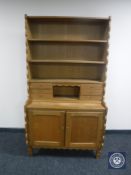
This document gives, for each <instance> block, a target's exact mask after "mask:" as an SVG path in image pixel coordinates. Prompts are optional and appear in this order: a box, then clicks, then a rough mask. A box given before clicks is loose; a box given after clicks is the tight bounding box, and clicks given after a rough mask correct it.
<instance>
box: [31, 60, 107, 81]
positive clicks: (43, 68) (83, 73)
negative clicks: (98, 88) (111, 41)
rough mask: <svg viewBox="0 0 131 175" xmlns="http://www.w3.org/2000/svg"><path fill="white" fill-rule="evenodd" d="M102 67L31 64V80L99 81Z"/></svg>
mask: <svg viewBox="0 0 131 175" xmlns="http://www.w3.org/2000/svg"><path fill="white" fill-rule="evenodd" d="M104 68H105V66H104V65H85V64H67V63H66V64H63V63H57V64H56V63H53V64H52V63H31V64H30V70H31V75H32V79H88V80H98V81H99V80H101V78H102V74H103V71H104Z"/></svg>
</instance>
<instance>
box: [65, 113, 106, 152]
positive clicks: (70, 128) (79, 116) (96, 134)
mask: <svg viewBox="0 0 131 175" xmlns="http://www.w3.org/2000/svg"><path fill="white" fill-rule="evenodd" d="M102 129H103V113H102V112H67V118H66V146H67V147H71V148H83V149H84V148H85V149H86V148H87V149H92V148H96V147H97V145H98V144H99V141H100V138H101V134H102Z"/></svg>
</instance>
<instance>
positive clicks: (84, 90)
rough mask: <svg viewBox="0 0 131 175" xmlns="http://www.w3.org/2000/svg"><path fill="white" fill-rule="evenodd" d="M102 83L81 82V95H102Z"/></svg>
mask: <svg viewBox="0 0 131 175" xmlns="http://www.w3.org/2000/svg"><path fill="white" fill-rule="evenodd" d="M102 94H103V85H102V84H82V85H81V96H90V95H96V96H98V95H102Z"/></svg>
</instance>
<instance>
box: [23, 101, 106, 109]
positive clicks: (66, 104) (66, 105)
mask: <svg viewBox="0 0 131 175" xmlns="http://www.w3.org/2000/svg"><path fill="white" fill-rule="evenodd" d="M26 107H27V108H28V109H32V108H33V109H34V108H36V109H37V108H39V109H57V110H102V111H103V110H105V107H104V106H103V105H102V104H101V103H100V102H99V101H94V102H92V103H90V102H89V101H85V100H83V101H82V100H81V101H79V100H68V99H65V100H61V99H57V100H45V101H32V102H30V103H28V104H27V105H26Z"/></svg>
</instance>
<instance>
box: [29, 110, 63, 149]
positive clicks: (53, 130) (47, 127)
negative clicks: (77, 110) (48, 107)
mask: <svg viewBox="0 0 131 175" xmlns="http://www.w3.org/2000/svg"><path fill="white" fill-rule="evenodd" d="M64 124H65V113H64V112H63V111H38V110H37V111H35V110H33V111H32V112H30V113H29V130H30V138H31V143H32V145H35V146H51V147H52V146H55V147H59V146H63V145H64Z"/></svg>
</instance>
